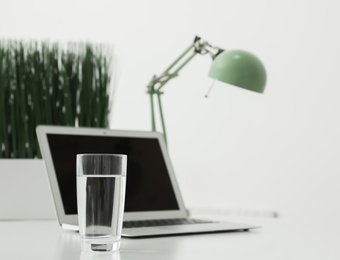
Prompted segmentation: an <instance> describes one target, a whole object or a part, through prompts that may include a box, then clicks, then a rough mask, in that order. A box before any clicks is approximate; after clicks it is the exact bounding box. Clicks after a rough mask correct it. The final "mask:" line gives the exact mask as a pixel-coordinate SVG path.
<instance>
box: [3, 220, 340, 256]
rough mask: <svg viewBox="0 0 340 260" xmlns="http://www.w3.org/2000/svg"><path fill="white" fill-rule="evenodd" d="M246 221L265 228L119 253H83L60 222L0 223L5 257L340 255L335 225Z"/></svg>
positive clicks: (154, 242)
mask: <svg viewBox="0 0 340 260" xmlns="http://www.w3.org/2000/svg"><path fill="white" fill-rule="evenodd" d="M233 221H235V219H233ZM241 221H242V222H245V221H247V223H252V224H253V223H254V224H258V225H261V226H262V227H263V228H261V229H258V230H254V231H251V232H242V233H218V234H203V235H190V236H178V237H160V238H147V239H123V240H122V245H121V250H120V252H119V253H118V254H105V253H104V254H97V255H93V254H90V253H81V250H80V241H79V236H78V233H76V232H72V231H65V230H62V229H61V228H60V227H59V225H58V224H57V222H56V221H52V220H50V221H46V220H45V221H0V259H4V260H8V259H20V260H24V259H27V260H31V259H32V260H33V259H34V260H39V259H46V260H47V259H51V260H52V259H58V260H68V259H77V260H78V259H80V260H87V259H111V260H112V259H115V260H129V259H138V260H143V259H157V260H160V259H161V260H163V259H165V260H166V259H176V260H181V259H185V260H190V259H195V260H197V259H205V260H209V259H214V260H217V259H224V260H225V259H229V260H238V259H242V260H243V259H252V260H256V259H259V260H266V259H268V260H280V259H284V260H287V259H297V260H314V259H317V260H320V259H327V260H331V259H337V260H338V259H340V232H339V231H340V227H339V225H337V226H335V227H332V228H330V225H328V223H326V222H320V223H319V224H318V225H315V227H314V228H312V227H311V226H309V225H306V224H303V223H291V222H287V221H285V220H281V219H259V218H252V219H247V220H245V219H239V222H241ZM250 221H251V222H250Z"/></svg>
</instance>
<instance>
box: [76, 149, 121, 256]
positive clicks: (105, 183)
mask: <svg viewBox="0 0 340 260" xmlns="http://www.w3.org/2000/svg"><path fill="white" fill-rule="evenodd" d="M126 164H127V156H126V155H122V154H78V155H77V203H78V222H79V234H80V237H81V240H82V250H83V251H92V252H110V251H117V250H119V247H120V239H121V234H122V225H123V211H124V202H125V186H126Z"/></svg>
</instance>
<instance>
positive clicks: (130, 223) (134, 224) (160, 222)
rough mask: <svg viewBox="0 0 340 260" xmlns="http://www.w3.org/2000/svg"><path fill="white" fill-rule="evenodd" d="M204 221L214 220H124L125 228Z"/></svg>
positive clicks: (200, 222)
mask: <svg viewBox="0 0 340 260" xmlns="http://www.w3.org/2000/svg"><path fill="white" fill-rule="evenodd" d="M204 223H213V221H211V220H210V221H209V220H201V219H187V218H176V219H152V220H138V221H124V223H123V228H139V227H157V226H173V225H190V224H204Z"/></svg>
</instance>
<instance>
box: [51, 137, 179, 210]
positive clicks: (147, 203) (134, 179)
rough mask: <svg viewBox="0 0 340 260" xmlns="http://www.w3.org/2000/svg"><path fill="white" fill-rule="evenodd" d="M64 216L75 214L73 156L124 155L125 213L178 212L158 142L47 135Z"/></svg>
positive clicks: (138, 139) (145, 139)
mask: <svg viewBox="0 0 340 260" xmlns="http://www.w3.org/2000/svg"><path fill="white" fill-rule="evenodd" d="M47 139H48V143H49V147H50V151H51V155H52V160H53V165H54V168H55V172H56V175H57V180H58V186H59V190H60V194H61V198H62V202H63V205H64V211H65V214H66V215H73V214H77V195H76V155H77V154H80V153H111V154H126V155H127V156H128V160H127V161H128V163H127V184H126V198H125V212H142V211H162V210H178V209H179V205H178V203H177V200H176V196H175V192H174V190H173V187H172V184H171V180H170V177H169V173H168V169H167V167H166V164H165V161H164V157H163V154H162V151H161V148H160V145H159V141H158V139H157V138H139V137H113V136H86V135H67V134H48V135H47Z"/></svg>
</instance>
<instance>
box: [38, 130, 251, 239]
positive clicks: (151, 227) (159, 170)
mask: <svg viewBox="0 0 340 260" xmlns="http://www.w3.org/2000/svg"><path fill="white" fill-rule="evenodd" d="M36 132H37V136H38V141H39V146H40V150H41V153H42V157H43V159H44V162H45V166H46V170H47V174H48V179H49V183H50V187H51V191H52V195H53V199H54V204H55V209H56V213H57V218H58V221H59V224H60V225H61V226H62V227H63V228H65V229H73V230H77V229H78V217H77V195H76V154H80V153H111V154H126V155H127V157H128V163H127V184H126V185H127V186H126V196H125V208H124V224H123V231H122V236H123V237H130V238H138V237H153V236H166V235H179V234H197V233H211V232H226V231H248V230H249V229H252V228H256V226H252V225H246V224H238V223H225V222H216V221H210V220H197V219H191V218H189V214H188V212H187V210H186V208H185V206H184V202H183V198H182V196H181V192H180V189H179V186H178V183H177V181H176V177H175V173H174V169H173V167H172V165H171V161H170V157H169V154H168V151H167V148H166V145H165V142H164V139H163V136H162V135H161V134H160V133H156V132H149V131H120V130H109V129H100V128H81V127H79V128H76V127H64V126H43V125H41V126H38V127H37V129H36Z"/></svg>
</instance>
